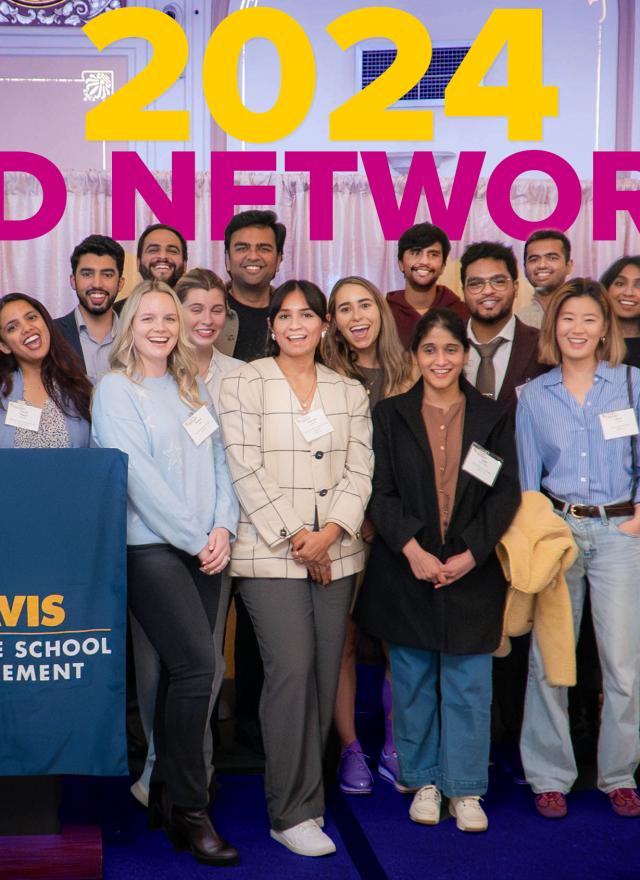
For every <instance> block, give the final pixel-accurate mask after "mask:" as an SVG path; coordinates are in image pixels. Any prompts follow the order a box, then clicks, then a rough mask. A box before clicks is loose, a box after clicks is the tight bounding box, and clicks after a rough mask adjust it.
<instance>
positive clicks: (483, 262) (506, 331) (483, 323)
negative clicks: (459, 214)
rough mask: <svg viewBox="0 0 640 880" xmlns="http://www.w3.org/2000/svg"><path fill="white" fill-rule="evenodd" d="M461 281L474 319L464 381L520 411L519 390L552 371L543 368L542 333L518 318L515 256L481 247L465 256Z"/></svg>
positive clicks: (495, 245) (495, 246) (493, 245)
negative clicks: (516, 309)
mask: <svg viewBox="0 0 640 880" xmlns="http://www.w3.org/2000/svg"><path fill="white" fill-rule="evenodd" d="M460 276H461V279H462V287H463V290H464V299H465V303H466V306H467V308H468V309H469V313H470V315H471V317H470V319H469V324H468V326H467V332H468V334H469V339H470V341H471V350H470V352H469V362H468V364H467V367H466V369H465V375H466V377H467V379H468V380H469V381H470V382H471V384H472V385H475V386H476V387H477V388H478V390H479V391H481V392H482V393H483V394H485V395H486V396H488V397H493V398H494V399H495V400H497V401H498V402H499V403H503V404H506V405H507V406H509V407H511V408H512V410H514V411H515V406H516V402H517V389H518V387H519V386H521V385H524V383H525V382H528V381H529V380H530V379H535V377H536V376H539V375H540V374H541V373H544V372H546V370H547V369H548V368H547V367H545V366H544V365H542V364H540V363H538V330H537V329H536V328H535V327H530V326H528V325H527V324H524V323H523V322H522V321H520V320H519V319H518V318H516V317H515V315H514V314H513V304H514V301H515V298H516V295H517V293H518V264H517V262H516V258H515V255H514V253H513V251H512V250H511V248H510V247H506V246H505V245H503V244H500V242H494V241H481V242H476V243H475V244H472V245H470V246H469V247H468V248H467V249H466V250H465V252H464V253H463V255H462V258H461V260H460ZM486 346H492V347H493V349H494V350H493V351H492V350H491V349H490V348H487V347H486ZM483 358H484V360H485V364H484V365H483V364H482V361H483ZM492 378H493V385H491V379H492Z"/></svg>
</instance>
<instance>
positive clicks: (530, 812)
mask: <svg viewBox="0 0 640 880" xmlns="http://www.w3.org/2000/svg"><path fill="white" fill-rule="evenodd" d="M128 786H129V781H128V780H123V779H118V780H95V779H88V778H84V777H80V778H75V779H74V778H67V780H66V781H65V811H64V816H63V818H64V820H65V821H66V822H80V823H92V824H93V823H97V824H100V825H101V827H102V831H103V842H104V880H187V878H189V880H205V878H211V877H212V876H221V877H227V876H228V877H235V878H237V880H248V878H251V880H258V878H260V880H271V878H274V880H275V878H291V880H298V878H299V880H316V878H318V880H320V878H322V880H415V878H423V877H424V878H427V880H540V878H545V877H553V878H558V880H639V878H640V821H639V820H632V819H621V818H619V817H617V816H615V815H614V814H613V813H612V811H611V809H610V807H609V804H608V802H607V800H606V798H605V796H604V795H602V794H601V793H600V792H597V791H579V792H575V793H573V794H572V795H571V796H570V798H569V816H568V817H567V818H566V819H562V820H556V821H550V820H545V819H542V818H541V817H539V816H538V815H537V814H536V813H535V811H534V808H533V799H532V796H531V792H530V791H529V789H528V788H527V787H526V786H517V785H514V784H513V783H512V782H511V780H510V779H509V778H508V777H507V776H506V775H505V774H503V773H502V771H500V770H499V769H492V773H491V783H490V789H489V792H488V794H487V797H486V799H485V801H484V806H485V808H486V811H487V814H488V816H489V822H490V827H489V831H488V833H486V834H463V833H462V832H460V831H458V829H457V828H456V826H455V822H454V820H453V819H450V818H446V819H445V820H443V821H442V822H441V823H440V824H439V825H438V826H435V827H428V826H422V825H416V824H415V823H413V822H411V821H410V820H409V818H408V809H409V804H410V803H411V795H401V794H398V792H396V791H395V790H394V788H393V787H392V786H391V785H389V784H388V783H386V782H383V781H382V780H379V779H378V778H376V783H375V786H374V793H373V795H371V796H370V797H346V796H344V795H342V794H341V793H340V792H339V790H337V789H335V790H333V791H332V792H331V793H330V795H329V798H328V810H327V815H326V820H327V824H326V830H327V832H328V833H329V834H330V835H331V837H332V838H333V839H334V840H335V842H336V845H337V848H338V852H337V853H336V855H334V856H329V857H326V858H322V859H304V858H301V857H299V856H296V855H294V854H293V853H290V852H288V851H287V850H286V849H285V848H284V847H282V846H280V845H279V844H277V843H275V842H274V841H272V840H271V839H270V837H269V826H268V821H267V813H266V805H265V801H264V794H263V788H262V777H261V776H248V775H237V776H224V777H222V778H221V788H220V791H219V793H218V797H217V799H216V802H215V806H214V809H213V815H214V821H215V824H216V826H217V827H218V828H219V830H220V832H221V833H222V834H224V835H225V836H226V837H227V838H228V839H229V840H231V841H232V842H233V843H234V844H235V845H236V846H237V847H238V849H239V850H240V853H241V864H240V866H239V867H237V868H224V869H220V868H218V869H216V871H215V873H214V874H212V873H211V868H207V867H204V866H200V865H198V864H197V863H196V862H194V861H193V859H192V858H191V857H190V856H188V855H186V854H184V853H176V852H174V850H173V848H172V847H171V845H170V844H169V842H168V841H167V840H166V838H165V836H164V834H163V833H162V832H161V831H147V829H146V812H145V810H143V809H142V808H141V807H140V806H139V805H138V804H137V803H136V802H135V801H134V800H133V798H132V797H131V795H130V794H129V788H128Z"/></svg>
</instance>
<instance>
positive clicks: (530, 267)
mask: <svg viewBox="0 0 640 880" xmlns="http://www.w3.org/2000/svg"><path fill="white" fill-rule="evenodd" d="M572 268H573V260H572V259H571V242H570V241H569V239H568V238H567V236H566V235H564V233H562V232H560V231H559V230H557V229H538V230H537V231H536V232H534V233H533V235H530V236H529V238H528V239H527V240H526V242H525V245H524V274H525V275H526V276H527V281H529V283H530V284H531V285H532V286H533V290H534V294H533V299H532V300H531V302H530V303H529V305H528V306H524V307H523V308H521V309H520V310H519V311H518V317H519V318H520V320H521V321H524V323H525V324H530V325H531V326H532V327H538V328H540V327H542V319H543V318H544V313H545V310H546V308H547V305H548V304H549V302H550V301H551V297H552V296H553V294H554V293H555V292H556V290H560V288H561V287H562V285H563V284H564V283H565V281H566V280H567V277H568V276H569V275H570V274H571V270H572Z"/></svg>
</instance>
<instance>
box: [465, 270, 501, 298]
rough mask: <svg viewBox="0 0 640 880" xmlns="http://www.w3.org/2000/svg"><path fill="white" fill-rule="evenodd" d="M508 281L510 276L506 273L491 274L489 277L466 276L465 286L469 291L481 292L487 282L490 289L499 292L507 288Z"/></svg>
mask: <svg viewBox="0 0 640 880" xmlns="http://www.w3.org/2000/svg"><path fill="white" fill-rule="evenodd" d="M510 281H511V278H509V277H508V275H492V276H491V278H468V279H467V281H466V283H465V287H466V289H467V290H468V291H469V293H473V294H478V293H482V291H483V290H484V289H485V287H486V286H487V284H488V285H489V286H490V287H491V289H492V290H495V291H496V292H497V293H501V292H502V291H503V290H506V289H507V287H508V285H509V282H510Z"/></svg>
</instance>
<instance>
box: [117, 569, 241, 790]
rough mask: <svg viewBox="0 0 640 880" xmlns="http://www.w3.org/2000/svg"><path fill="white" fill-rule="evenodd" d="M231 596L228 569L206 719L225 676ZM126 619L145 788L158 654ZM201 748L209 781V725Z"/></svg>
mask: <svg viewBox="0 0 640 880" xmlns="http://www.w3.org/2000/svg"><path fill="white" fill-rule="evenodd" d="M230 596H231V577H230V575H229V570H228V569H227V570H226V571H224V572H223V573H222V575H221V581H220V599H219V603H218V614H217V615H216V622H215V628H214V630H213V634H212V637H213V650H214V654H215V659H216V671H215V677H214V679H213V687H212V689H211V700H210V702H209V718H211V713H212V712H213V707H214V705H215V702H216V700H217V699H218V695H219V693H220V689H221V688H222V682H223V679H224V671H225V662H224V633H225V624H226V621H227V611H228V609H229V601H230ZM129 621H130V625H131V640H132V643H133V656H134V662H135V671H136V691H137V697H138V711H139V712H140V720H141V721H142V728H143V730H144V734H145V736H146V738H147V743H148V749H147V758H146V761H145V765H144V769H143V771H142V775H141V776H140V782H141V783H142V785H143V786H144V788H146V789H147V791H148V790H149V784H150V782H151V773H152V772H153V767H154V764H155V762H156V750H155V745H154V742H153V717H154V714H155V706H156V692H157V690H158V684H159V682H160V658H159V657H158V654H157V651H156V650H155V648H154V647H153V645H152V644H151V642H150V641H149V639H148V638H147V635H146V633H145V631H144V630H143V629H142V627H141V626H140V624H139V623H138V621H137V619H136V618H135V617H134V615H133V614H132V612H131V611H130V612H129ZM203 751H204V760H205V764H206V766H207V773H208V776H209V781H211V776H212V774H213V739H212V735H211V727H210V726H209V724H207V727H206V730H205V734H204V743H203Z"/></svg>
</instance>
